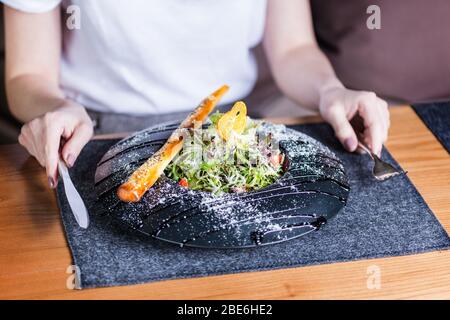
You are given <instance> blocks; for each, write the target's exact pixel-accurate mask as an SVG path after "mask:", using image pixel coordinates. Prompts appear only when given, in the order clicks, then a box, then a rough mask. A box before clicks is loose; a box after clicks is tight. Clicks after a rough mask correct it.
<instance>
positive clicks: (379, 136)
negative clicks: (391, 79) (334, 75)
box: [319, 87, 390, 155]
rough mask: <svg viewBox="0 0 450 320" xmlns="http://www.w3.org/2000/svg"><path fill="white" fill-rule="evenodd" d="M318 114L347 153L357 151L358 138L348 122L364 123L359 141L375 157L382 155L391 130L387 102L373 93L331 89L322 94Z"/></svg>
mask: <svg viewBox="0 0 450 320" xmlns="http://www.w3.org/2000/svg"><path fill="white" fill-rule="evenodd" d="M319 111H320V114H321V116H322V118H323V119H324V120H325V121H327V122H328V123H329V124H330V125H331V126H332V127H333V129H334V132H335V134H336V137H337V138H338V139H339V141H340V142H341V143H342V145H343V146H344V147H345V149H347V150H348V151H350V152H353V151H355V150H356V149H357V148H358V138H357V135H356V132H355V128H354V127H352V125H351V124H350V121H351V120H352V119H353V118H354V117H355V116H357V115H359V116H360V118H361V119H362V120H363V124H362V125H363V126H362V132H360V137H361V139H362V140H363V142H364V143H365V144H366V145H367V146H368V147H369V148H370V149H371V150H372V152H374V153H375V154H377V155H380V154H381V149H382V147H383V143H384V142H385V141H386V139H387V136H388V130H389V126H390V121H389V110H388V104H387V103H386V101H384V100H382V99H380V98H379V97H377V95H376V94H375V93H373V92H367V91H354V90H349V89H346V88H343V87H333V88H329V89H326V90H324V91H322V93H321V95H320V105H319Z"/></svg>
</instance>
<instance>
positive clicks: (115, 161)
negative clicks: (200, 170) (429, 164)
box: [95, 123, 350, 248]
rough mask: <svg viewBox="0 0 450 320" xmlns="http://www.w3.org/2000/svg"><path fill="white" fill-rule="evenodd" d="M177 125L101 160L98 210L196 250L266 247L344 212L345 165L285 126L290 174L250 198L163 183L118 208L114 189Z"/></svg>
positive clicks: (154, 130)
mask: <svg viewBox="0 0 450 320" xmlns="http://www.w3.org/2000/svg"><path fill="white" fill-rule="evenodd" d="M177 126H178V123H170V124H165V125H160V126H156V127H151V128H149V129H146V130H144V131H141V132H138V133H136V134H135V135H133V136H131V137H129V138H126V139H124V140H122V141H120V142H118V143H117V144H116V145H114V146H113V147H112V148H111V149H110V150H109V151H108V152H107V153H106V154H105V155H104V156H103V158H102V160H100V162H99V163H98V166H97V171H96V173H95V190H96V193H97V197H98V205H99V206H100V209H101V211H102V212H103V213H104V214H106V215H108V216H110V217H111V218H113V219H116V220H118V221H120V222H122V223H125V224H126V225H127V226H129V227H131V228H133V229H135V230H137V231H139V232H142V233H144V234H146V235H149V236H152V237H155V238H157V239H160V240H164V241H168V242H172V243H176V244H181V245H187V246H195V247H209V248H237V247H254V246H259V245H267V244H273V243H278V242H282V241H286V240H289V239H293V238H296V237H299V236H302V235H305V234H307V233H309V232H311V231H314V230H318V229H319V228H320V227H321V226H322V225H323V224H324V223H326V222H327V221H328V220H329V219H330V218H331V217H333V216H334V215H336V214H337V213H338V212H339V211H341V209H342V208H343V207H344V206H345V204H346V202H347V197H348V193H349V190H350V189H349V185H348V181H347V177H346V175H345V171H344V167H343V165H342V162H341V161H340V160H339V159H338V158H337V157H336V156H335V155H334V153H332V152H331V151H330V150H329V149H328V148H327V147H325V146H324V145H322V144H321V143H319V142H317V141H316V140H314V139H312V138H311V137H309V136H306V135H304V134H302V133H300V132H297V131H294V130H291V129H287V128H285V127H284V126H274V125H271V124H263V126H264V127H265V129H267V130H269V131H273V132H278V134H281V136H280V137H281V139H280V141H279V142H280V147H281V148H282V149H283V151H284V153H285V155H286V162H285V164H284V165H285V168H286V170H285V173H284V174H283V176H282V177H280V179H278V180H277V181H276V182H275V183H274V184H272V185H270V186H268V187H266V188H264V189H261V190H258V191H254V192H249V193H240V194H225V195H223V196H213V195H211V194H210V193H207V192H201V191H194V190H189V189H187V188H183V187H181V186H179V185H178V184H177V183H176V182H174V181H172V180H170V179H168V178H167V177H165V176H162V177H161V178H160V179H159V180H158V181H157V183H156V184H155V185H154V186H153V187H152V188H151V189H150V190H149V191H148V192H147V193H146V194H145V195H144V196H143V198H142V200H141V201H140V202H138V203H124V202H121V201H120V200H119V199H118V198H117V195H116V190H117V187H118V186H119V185H120V184H122V183H123V182H125V181H126V179H127V178H128V176H129V175H130V174H131V173H132V172H133V171H134V170H135V169H136V168H137V167H138V166H139V165H141V164H142V163H143V162H144V161H145V160H146V159H148V157H150V156H151V155H152V154H153V153H154V152H155V151H156V150H158V149H159V148H160V147H161V146H162V145H163V144H164V142H165V141H166V140H167V138H168V137H169V135H170V134H171V133H172V131H173V130H174V129H175V128H177Z"/></svg>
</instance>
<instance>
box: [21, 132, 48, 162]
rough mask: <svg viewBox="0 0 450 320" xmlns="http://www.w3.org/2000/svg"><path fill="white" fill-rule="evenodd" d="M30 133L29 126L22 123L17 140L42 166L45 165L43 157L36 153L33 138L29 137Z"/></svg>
mask: <svg viewBox="0 0 450 320" xmlns="http://www.w3.org/2000/svg"><path fill="white" fill-rule="evenodd" d="M30 135H31V131H30V128H29V127H28V126H26V125H24V126H23V127H22V129H21V131H20V135H19V137H18V142H19V144H20V145H21V146H23V147H24V148H25V149H26V150H27V151H28V153H29V154H30V155H31V156H33V157H34V158H35V159H36V160H37V161H38V162H39V164H40V165H41V166H42V167H45V163H44V157H42V155H41V154H40V153H38V151H37V149H36V145H35V143H34V139H33V138H32V137H30Z"/></svg>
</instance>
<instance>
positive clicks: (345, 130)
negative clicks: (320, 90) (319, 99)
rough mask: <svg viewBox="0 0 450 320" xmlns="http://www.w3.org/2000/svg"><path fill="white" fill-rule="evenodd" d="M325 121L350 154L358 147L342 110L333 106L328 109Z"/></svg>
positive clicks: (353, 132) (354, 135)
mask: <svg viewBox="0 0 450 320" xmlns="http://www.w3.org/2000/svg"><path fill="white" fill-rule="evenodd" d="M325 120H327V121H328V122H329V123H330V124H331V126H332V127H333V129H334V132H335V134H336V137H337V138H338V139H339V141H340V142H341V143H342V145H343V146H344V147H345V149H347V150H348V151H350V152H353V151H355V150H356V148H357V147H358V139H357V137H356V134H355V131H354V130H353V128H352V126H351V125H350V122H349V121H348V119H347V116H346V114H345V111H344V108H341V107H339V106H333V107H331V108H330V109H329V112H328V114H327V119H325Z"/></svg>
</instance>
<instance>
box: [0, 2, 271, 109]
mask: <svg viewBox="0 0 450 320" xmlns="http://www.w3.org/2000/svg"><path fill="white" fill-rule="evenodd" d="M0 1H2V2H3V3H4V4H6V5H9V6H11V7H13V8H16V9H18V10H22V11H26V12H33V13H39V12H45V11H49V10H51V9H53V8H55V7H56V6H57V5H59V4H60V3H61V2H62V8H63V10H64V14H63V17H64V18H68V17H69V15H68V14H67V8H68V7H69V6H70V5H76V6H78V8H79V11H80V19H79V20H78V21H79V22H80V29H75V30H69V29H68V28H67V26H66V23H63V30H64V33H63V34H64V49H63V55H62V60H61V79H60V83H61V87H62V89H63V90H64V92H65V93H66V95H67V96H68V97H69V98H71V99H74V100H75V101H77V102H79V103H81V104H83V105H84V106H86V107H87V108H90V109H93V110H97V111H111V112H117V113H130V114H157V113H169V112H175V111H185V110H191V109H193V108H194V107H195V106H196V105H197V104H198V102H199V101H200V100H201V99H203V98H204V97H205V96H206V95H208V94H209V93H211V92H212V91H214V90H215V89H217V88H218V87H220V86H221V85H222V84H228V85H230V86H231V90H230V92H229V93H228V94H227V95H226V96H225V97H224V99H223V103H229V102H232V101H235V100H238V99H241V98H243V97H245V96H246V95H247V94H248V93H249V92H250V91H251V89H252V88H253V86H254V84H255V81H256V78H257V68H256V62H255V58H254V56H253V53H252V51H251V49H252V48H253V47H255V46H256V45H257V44H258V43H260V41H261V39H262V35H263V31H264V23H265V12H266V0H89V1H87V0H72V1H67V0H63V1H61V0H0ZM72 18H75V16H72ZM72 21H73V20H72ZM30 54H31V53H30Z"/></svg>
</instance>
